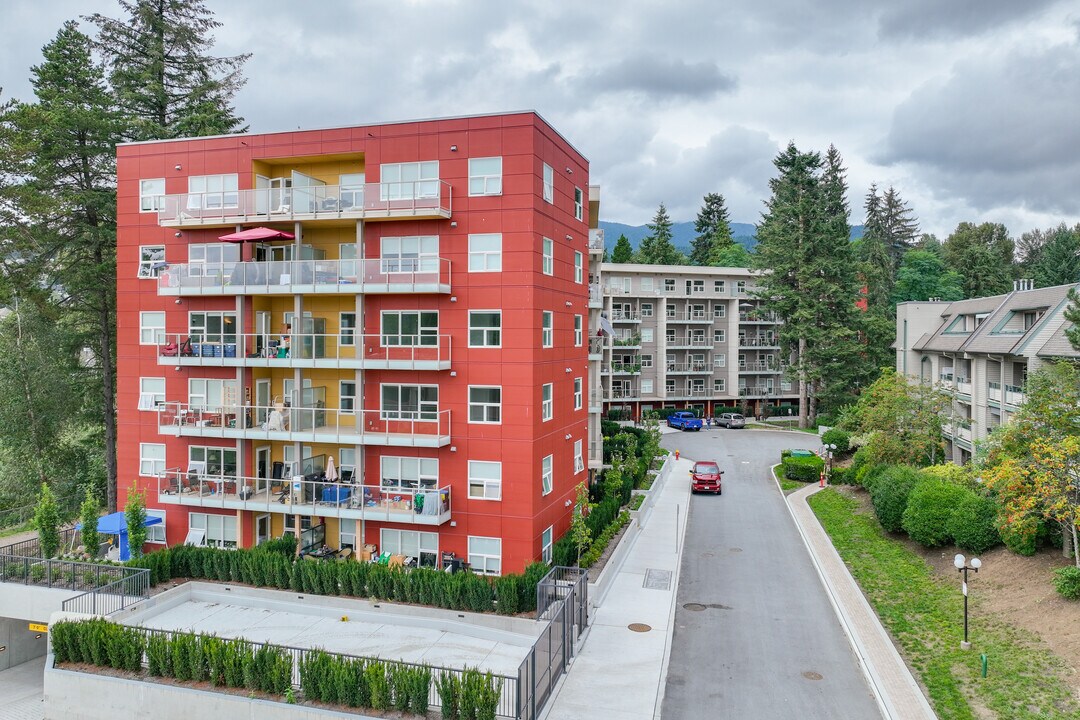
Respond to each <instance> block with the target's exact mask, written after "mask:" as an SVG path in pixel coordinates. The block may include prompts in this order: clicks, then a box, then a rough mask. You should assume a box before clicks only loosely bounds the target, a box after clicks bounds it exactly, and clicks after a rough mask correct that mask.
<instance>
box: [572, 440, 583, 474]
mask: <svg viewBox="0 0 1080 720" xmlns="http://www.w3.org/2000/svg"><path fill="white" fill-rule="evenodd" d="M584 469H585V460H584V458H583V457H582V455H581V441H580V440H575V441H574V474H575V475H577V474H578V473H579V472H581V471H582V470H584Z"/></svg>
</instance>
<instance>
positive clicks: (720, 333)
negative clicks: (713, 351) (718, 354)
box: [712, 330, 727, 343]
mask: <svg viewBox="0 0 1080 720" xmlns="http://www.w3.org/2000/svg"><path fill="white" fill-rule="evenodd" d="M726 337H727V331H726V330H713V331H712V339H713V342H714V343H722V342H724V340H725V338H726Z"/></svg>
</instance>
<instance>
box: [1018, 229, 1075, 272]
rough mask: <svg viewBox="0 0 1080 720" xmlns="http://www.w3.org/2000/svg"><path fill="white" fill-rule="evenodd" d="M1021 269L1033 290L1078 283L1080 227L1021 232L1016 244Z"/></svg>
mask: <svg viewBox="0 0 1080 720" xmlns="http://www.w3.org/2000/svg"><path fill="white" fill-rule="evenodd" d="M1016 245H1017V251H1018V253H1021V252H1022V253H1023V255H1022V257H1023V260H1022V262H1021V263H1020V270H1021V272H1022V273H1023V276H1024V277H1027V278H1031V279H1032V280H1034V281H1035V286H1036V287H1052V286H1054V285H1067V284H1069V283H1075V282H1080V224H1078V225H1077V226H1076V227H1074V228H1069V227H1067V226H1066V225H1065V224H1064V223H1062V224H1061V225H1058V226H1057V227H1056V228H1051V229H1049V230H1045V231H1044V230H1033V231H1031V232H1027V233H1024V234H1023V235H1022V236H1021V237H1020V239H1019V240H1018V241H1017V243H1016Z"/></svg>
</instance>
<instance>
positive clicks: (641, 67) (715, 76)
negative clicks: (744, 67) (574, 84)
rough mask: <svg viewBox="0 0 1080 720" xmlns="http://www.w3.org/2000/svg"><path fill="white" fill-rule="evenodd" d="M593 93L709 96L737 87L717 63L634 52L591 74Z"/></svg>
mask: <svg viewBox="0 0 1080 720" xmlns="http://www.w3.org/2000/svg"><path fill="white" fill-rule="evenodd" d="M582 84H583V86H584V88H585V89H586V90H588V91H591V92H593V93H618V92H631V93H641V94H643V95H645V96H649V97H654V98H680V99H695V98H709V97H712V96H714V95H716V94H718V93H722V92H729V91H731V90H734V89H735V78H734V77H732V76H731V75H727V74H725V73H723V72H721V70H720V68H719V67H718V66H717V64H716V63H714V62H708V61H702V62H687V61H685V60H679V59H674V58H660V57H647V56H642V55H634V56H633V57H630V58H625V59H623V60H620V61H618V62H615V63H612V64H610V65H607V66H605V67H602V68H600V69H599V70H597V71H595V72H593V73H591V74H589V75H587V76H586V77H585V78H584V80H583V81H582Z"/></svg>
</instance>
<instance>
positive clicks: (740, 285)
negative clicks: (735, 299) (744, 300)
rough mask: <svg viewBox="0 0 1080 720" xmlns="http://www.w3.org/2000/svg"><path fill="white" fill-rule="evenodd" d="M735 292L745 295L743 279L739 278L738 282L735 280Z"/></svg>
mask: <svg viewBox="0 0 1080 720" xmlns="http://www.w3.org/2000/svg"><path fill="white" fill-rule="evenodd" d="M735 292H736V293H738V294H739V295H745V294H746V281H745V280H740V281H739V282H737V283H736V284H735Z"/></svg>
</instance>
